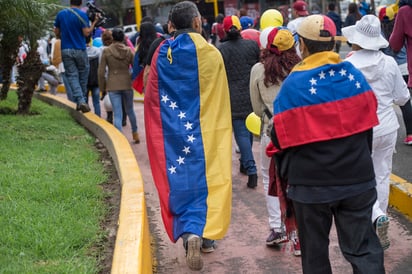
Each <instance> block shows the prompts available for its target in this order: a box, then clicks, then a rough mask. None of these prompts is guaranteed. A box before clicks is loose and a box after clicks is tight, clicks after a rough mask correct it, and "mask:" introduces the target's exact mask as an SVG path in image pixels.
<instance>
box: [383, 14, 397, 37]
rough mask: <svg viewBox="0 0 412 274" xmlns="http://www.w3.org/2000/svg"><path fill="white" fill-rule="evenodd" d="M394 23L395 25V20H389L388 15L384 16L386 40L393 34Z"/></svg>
mask: <svg viewBox="0 0 412 274" xmlns="http://www.w3.org/2000/svg"><path fill="white" fill-rule="evenodd" d="M394 25H395V20H389V19H388V18H387V17H386V18H384V19H383V21H382V22H381V28H382V32H383V35H384V36H385V38H386V40H388V39H389V37H390V36H391V34H392V31H393V27H394Z"/></svg>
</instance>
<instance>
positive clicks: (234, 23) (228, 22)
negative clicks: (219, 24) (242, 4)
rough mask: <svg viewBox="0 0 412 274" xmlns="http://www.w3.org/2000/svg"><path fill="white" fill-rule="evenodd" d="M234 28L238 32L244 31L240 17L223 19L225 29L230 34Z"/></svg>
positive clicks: (233, 16)
mask: <svg viewBox="0 0 412 274" xmlns="http://www.w3.org/2000/svg"><path fill="white" fill-rule="evenodd" d="M232 27H235V28H236V29H237V30H238V31H240V30H242V26H241V25H240V20H239V17H237V16H236V15H230V16H226V17H225V18H224V19H223V29H224V30H225V31H226V32H229V31H230V29H231V28H232Z"/></svg>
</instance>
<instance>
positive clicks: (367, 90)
mask: <svg viewBox="0 0 412 274" xmlns="http://www.w3.org/2000/svg"><path fill="white" fill-rule="evenodd" d="M273 107H274V126H275V129H276V134H277V137H278V141H279V145H280V147H281V149H285V148H288V147H291V146H298V145H303V144H307V143H313V142H319V141H325V140H331V139H337V138H343V137H346V136H349V135H353V134H356V133H360V132H362V131H365V130H368V129H370V128H372V127H374V126H375V125H377V124H378V123H379V122H378V118H377V115H376V109H377V101H376V97H375V94H374V93H373V91H372V89H371V87H370V86H369V84H368V83H367V82H366V80H365V78H364V77H363V75H362V73H361V72H360V71H359V70H357V69H356V68H355V67H354V66H353V65H352V64H351V63H349V62H341V61H340V58H339V55H337V54H336V53H333V52H328V53H325V52H322V53H317V54H313V55H311V56H309V57H307V58H306V59H304V60H303V61H302V62H301V63H300V64H298V65H296V66H295V68H294V69H293V70H292V72H291V74H290V75H289V76H288V77H287V78H286V79H285V81H284V82H283V84H282V88H281V90H280V92H279V94H278V96H277V97H276V99H275V101H274V103H273Z"/></svg>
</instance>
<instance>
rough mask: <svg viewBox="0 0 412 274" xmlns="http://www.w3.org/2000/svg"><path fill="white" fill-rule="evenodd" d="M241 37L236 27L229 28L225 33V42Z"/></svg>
mask: <svg viewBox="0 0 412 274" xmlns="http://www.w3.org/2000/svg"><path fill="white" fill-rule="evenodd" d="M240 37H241V35H240V31H239V30H238V29H237V28H236V27H234V26H233V27H231V28H230V29H229V31H227V32H226V39H225V40H236V39H239V38H240Z"/></svg>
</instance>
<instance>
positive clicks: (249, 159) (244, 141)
mask: <svg viewBox="0 0 412 274" xmlns="http://www.w3.org/2000/svg"><path fill="white" fill-rule="evenodd" d="M232 127H233V133H234V135H235V140H236V143H237V145H238V146H239V150H240V159H239V161H240V164H241V165H242V166H243V167H244V168H245V169H246V171H247V175H251V174H256V163H255V159H254V158H253V152H252V145H253V135H252V133H250V131H249V130H248V129H247V128H246V124H245V119H236V120H232Z"/></svg>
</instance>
